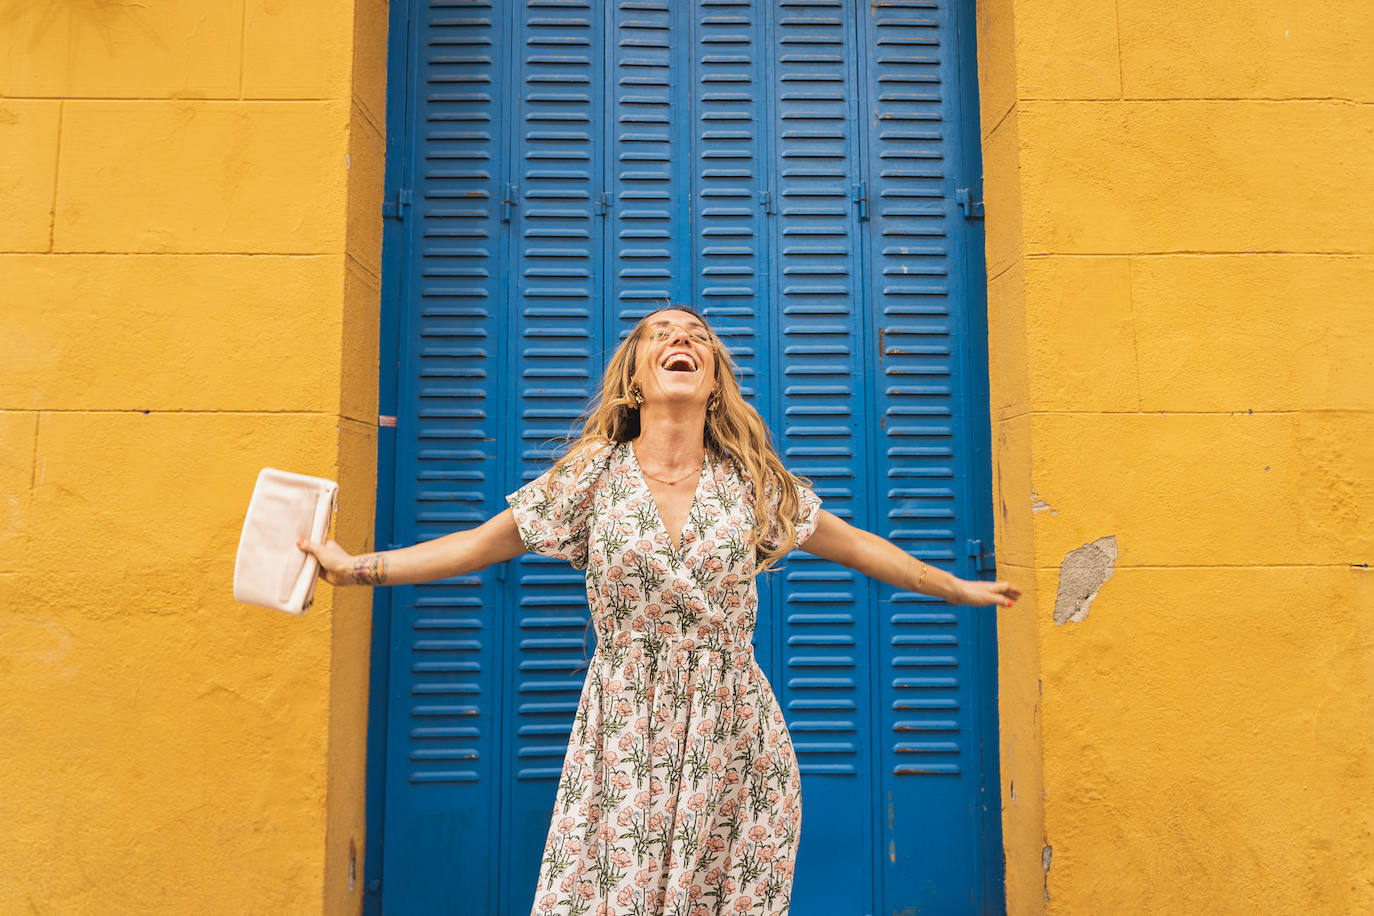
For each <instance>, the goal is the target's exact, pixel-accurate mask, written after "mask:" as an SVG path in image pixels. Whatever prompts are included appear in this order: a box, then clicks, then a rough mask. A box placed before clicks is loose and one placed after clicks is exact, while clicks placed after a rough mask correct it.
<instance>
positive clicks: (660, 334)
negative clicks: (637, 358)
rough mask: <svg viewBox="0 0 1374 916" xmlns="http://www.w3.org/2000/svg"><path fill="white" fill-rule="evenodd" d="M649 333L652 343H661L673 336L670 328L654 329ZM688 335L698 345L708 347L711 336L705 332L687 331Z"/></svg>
mask: <svg viewBox="0 0 1374 916" xmlns="http://www.w3.org/2000/svg"><path fill="white" fill-rule="evenodd" d="M651 333H652V335H653V340H654V342H655V343H661V342H662V341H665V340H667V339H668V338H669V337H672V336H673V334H674V330H673V329H671V328H655V329H654V330H653V331H652V332H651ZM688 334H689V336H690V337H691V338H692V339H693V340H695V341H696V342H697V343H699V344H705V345H706V346H708V347H709V346H710V345H711V335H710V333H708V332H706V331H689V332H688Z"/></svg>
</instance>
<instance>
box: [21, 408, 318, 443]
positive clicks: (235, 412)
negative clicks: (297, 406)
mask: <svg viewBox="0 0 1374 916" xmlns="http://www.w3.org/2000/svg"><path fill="white" fill-rule="evenodd" d="M6 411H9V412H13V413H29V412H35V413H37V414H39V416H40V417H41V416H42V415H43V414H59V413H60V414H112V413H127V414H142V415H144V416H151V415H153V414H194V415H207V416H223V415H226V414H227V415H231V416H236V417H279V416H289V417H335V418H342V417H343V415H342V414H340V413H339V412H338V411H337V410H251V409H246V408H235V407H212V408H204V409H193V408H186V409H181V408H166V409H164V408H160V407H159V408H152V407H149V408H146V409H145V408H142V407H103V408H102V407H44V408H42V409H40V410H35V409H34V408H32V407H5V406H3V405H0V413H4V412H6ZM35 438H36V437H35ZM34 448H35V454H36V449H37V445H35V446H34Z"/></svg>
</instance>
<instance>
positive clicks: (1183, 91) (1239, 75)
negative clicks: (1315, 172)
mask: <svg viewBox="0 0 1374 916" xmlns="http://www.w3.org/2000/svg"><path fill="white" fill-rule="evenodd" d="M1119 19H1120V23H1121V30H1120V35H1121V69H1122V73H1123V75H1124V81H1123V82H1124V89H1125V94H1126V97H1127V98H1132V97H1144V98H1155V99H1158V98H1233V99H1234V98H1274V99H1292V98H1308V99H1330V98H1337V99H1349V100H1352V101H1357V102H1369V101H1374V4H1370V3H1367V2H1366V0H1324V2H1323V3H1321V4H1320V6H1315V5H1308V4H1304V3H1296V2H1274V0H1269V2H1254V0H1224V2H1211V3H1196V2H1192V0H1119ZM1275 137H1276V139H1277V138H1282V139H1279V142H1280V143H1287V144H1290V145H1292V146H1299V145H1301V141H1300V140H1298V139H1297V138H1294V137H1292V136H1291V135H1284V134H1276V135H1275Z"/></svg>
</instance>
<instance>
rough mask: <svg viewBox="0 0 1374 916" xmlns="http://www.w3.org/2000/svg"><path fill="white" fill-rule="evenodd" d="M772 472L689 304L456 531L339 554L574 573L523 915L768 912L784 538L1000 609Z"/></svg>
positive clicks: (781, 805)
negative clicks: (567, 640) (768, 664)
mask: <svg viewBox="0 0 1374 916" xmlns="http://www.w3.org/2000/svg"><path fill="white" fill-rule="evenodd" d="M806 483H807V482H806V481H803V480H802V479H801V478H798V477H795V476H794V475H792V474H791V473H790V472H789V471H787V470H786V469H785V468H784V467H783V465H782V462H781V461H780V460H779V458H778V456H777V454H776V453H775V452H774V450H773V448H772V446H771V444H770V440H769V435H768V430H767V428H766V427H765V426H764V423H763V420H762V418H761V417H760V416H759V414H758V413H757V412H756V411H755V410H754V409H753V408H752V407H750V406H749V404H748V403H747V402H746V401H745V400H744V398H743V396H742V395H741V393H740V388H739V383H738V381H737V380H736V375H735V367H734V364H733V362H732V360H731V359H730V355H729V353H728V351H726V349H725V347H724V346H723V345H722V344H721V342H720V340H719V339H718V338H717V337H716V336H715V334H714V333H713V332H712V331H711V329H710V327H709V325H708V324H707V322H706V320H705V318H703V317H702V316H701V315H700V314H698V313H697V312H696V311H695V310H693V309H690V308H685V307H681V306H673V307H671V308H668V309H663V310H660V311H657V312H654V313H653V314H650V315H648V316H647V317H645V318H644V319H643V320H642V321H640V322H639V324H638V325H637V326H636V327H635V329H634V331H633V332H632V333H631V334H630V335H629V337H628V338H626V340H625V341H624V343H622V344H621V345H620V347H619V348H617V350H616V352H615V354H614V356H612V358H611V361H610V365H609V366H608V367H607V370H606V375H605V378H604V380H603V383H602V389H601V393H600V395H599V397H598V399H597V400H596V401H594V402H593V407H592V410H591V412H590V416H589V418H588V419H587V421H586V424H585V426H584V428H583V431H582V435H581V437H580V438H579V439H578V440H577V441H576V442H575V443H573V445H572V447H571V448H570V449H569V450H568V451H567V453H566V454H565V455H564V456H563V457H562V458H560V459H559V460H558V461H557V462H556V463H555V464H554V466H553V467H552V468H550V469H549V470H548V471H547V472H545V473H544V474H543V475H542V476H541V477H539V478H538V479H536V480H534V481H531V482H530V483H528V484H526V485H525V486H523V487H521V488H519V489H518V490H516V491H515V492H514V493H512V494H510V495H509V496H508V497H506V499H507V501H508V503H509V506H510V508H508V509H507V510H506V511H504V512H502V513H501V514H500V515H497V516H496V517H494V518H492V519H491V520H489V521H487V522H486V523H485V524H483V525H481V526H480V527H477V528H474V529H472V530H470V531H460V532H455V533H453V534H449V535H446V536H444V537H442V538H438V539H436V540H433V541H429V542H427V543H424V544H417V545H415V546H413V547H407V548H405V549H403V550H390V551H385V552H383V553H373V554H367V555H366V556H360V557H352V556H349V555H348V554H347V553H345V552H344V550H343V549H342V548H340V547H339V545H338V544H336V543H335V542H334V541H329V542H328V543H326V544H315V543H302V544H301V546H302V549H304V550H306V551H308V552H310V553H312V554H314V555H315V556H316V557H317V558H318V559H319V561H320V565H321V575H322V576H323V577H324V578H325V579H326V580H327V581H329V582H331V583H333V584H335V585H348V584H353V583H357V584H364V585H401V584H409V583H414V582H425V581H429V580H432V579H440V578H444V577H447V576H457V575H463V574H466V573H472V572H475V571H477V570H479V569H482V568H483V567H485V566H487V565H489V564H491V563H496V562H500V561H502V560H508V559H510V558H512V557H515V556H517V555H519V554H521V553H523V552H525V551H534V552H537V553H541V554H545V555H547V556H551V557H557V558H560V559H565V560H568V561H569V562H571V563H572V565H573V566H574V567H576V568H577V569H585V570H586V571H587V596H588V599H589V601H590V604H591V616H592V621H593V623H594V624H595V626H596V628H597V636H598V639H597V648H596V652H595V654H594V656H593V658H592V660H591V664H590V667H589V669H588V676H587V681H586V684H585V685H584V687H583V689H582V695H581V699H580V701H579V703H578V708H577V713H576V716H575V717H574V721H573V729H572V735H571V739H570V741H569V744H568V752H567V756H566V757H565V759H564V763H563V773H562V778H561V779H560V781H559V785H558V791H557V798H556V801H555V810H554V815H553V820H552V822H551V823H550V825H549V832H548V840H547V842H546V844H545V848H544V857H543V862H542V865H541V868H540V873H539V884H538V888H537V890H536V893H535V899H534V913H535V914H545V913H555V914H560V916H572V914H588V913H604V914H621V913H626V914H628V913H634V914H642V913H654V914H682V916H706V914H716V913H726V912H728V913H730V914H732V916H734V914H744V913H749V914H770V916H771V914H782V913H786V912H787V908H788V905H789V902H790V898H791V890H792V869H793V865H794V863H795V862H796V854H797V839H798V834H799V831H800V826H801V796H800V791H801V782H800V777H799V774H798V770H797V759H796V755H795V753H794V752H793V750H792V744H791V741H790V738H789V735H788V731H787V727H786V725H785V724H784V722H783V717H782V712H781V709H780V708H779V706H778V703H777V700H776V698H775V696H774V694H773V691H772V688H771V687H770V685H769V683H768V680H767V679H766V678H765V676H764V674H763V672H762V671H761V670H760V669H759V666H758V664H757V662H756V661H755V659H754V655H753V650H752V646H751V636H752V634H753V630H754V623H755V620H756V614H757V609H758V593H757V590H756V587H755V581H754V577H755V575H756V573H758V572H760V571H762V570H764V569H767V568H770V567H772V566H773V565H775V564H776V563H777V561H778V560H779V559H780V558H781V557H783V556H784V555H785V554H786V553H787V552H788V551H790V550H791V549H792V548H793V547H804V549H805V550H806V551H807V552H809V553H812V554H815V555H817V556H820V557H824V558H826V559H829V560H834V561H835V562H838V563H842V564H844V565H845V566H848V567H850V568H852V569H855V570H858V571H859V572H862V573H864V574H866V575H869V576H872V577H875V578H877V579H881V580H882V581H884V582H887V583H890V584H891V585H894V586H896V587H898V588H900V589H905V590H909V591H920V592H924V593H926V594H930V595H937V596H939V597H941V598H944V599H945V600H946V601H949V602H951V603H955V604H970V605H986V604H992V603H994V602H995V603H1002V604H1005V605H1006V606H1008V607H1010V606H1011V604H1012V602H1013V601H1014V600H1015V599H1016V598H1018V597H1019V596H1020V594H1021V593H1020V591H1019V590H1018V589H1017V588H1015V587H1014V586H1013V585H1012V584H1011V583H1009V582H982V581H965V580H962V579H958V578H956V577H954V576H952V575H950V574H949V573H946V572H943V571H941V570H939V569H936V568H934V567H932V566H927V565H926V564H924V563H922V562H921V561H919V560H917V559H916V558H914V557H912V556H910V555H909V554H907V553H906V552H905V551H904V550H902V549H901V548H900V547H898V546H896V545H895V544H893V543H891V542H890V541H887V540H884V539H883V538H881V537H878V536H877V535H875V534H870V533H869V532H866V531H861V530H859V529H856V528H854V527H852V526H850V525H849V524H847V523H846V522H844V521H843V520H842V519H840V518H838V517H836V516H834V515H832V514H831V513H830V512H827V511H825V510H824V509H822V508H821V502H820V499H819V497H817V496H816V494H815V493H814V492H813V491H812V490H811V488H810V487H809V486H807V485H806Z"/></svg>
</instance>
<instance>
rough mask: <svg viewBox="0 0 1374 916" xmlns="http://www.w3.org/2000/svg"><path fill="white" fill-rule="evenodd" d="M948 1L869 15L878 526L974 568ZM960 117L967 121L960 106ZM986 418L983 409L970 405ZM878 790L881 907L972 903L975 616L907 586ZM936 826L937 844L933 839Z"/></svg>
mask: <svg viewBox="0 0 1374 916" xmlns="http://www.w3.org/2000/svg"><path fill="white" fill-rule="evenodd" d="M950 16H951V11H949V10H947V9H945V8H943V5H940V4H937V3H936V2H934V0H889V2H885V3H884V4H883V5H882V6H881V7H879V8H878V9H877V10H876V11H875V15H874V16H872V17H863V35H864V38H865V41H866V45H867V49H868V54H869V57H870V62H871V63H870V66H869V67H868V68H867V74H866V75H867V79H868V87H867V89H868V98H869V101H870V104H871V106H872V112H871V117H870V119H869V120H868V123H873V124H875V125H876V129H875V130H874V132H873V142H872V147H871V151H870V157H869V171H870V174H871V176H872V189H873V190H872V193H871V194H870V196H871V206H870V210H871V213H872V223H871V230H870V248H869V253H870V263H871V264H872V268H871V274H870V283H871V285H872V287H873V290H874V292H875V294H876V297H877V306H878V308H877V309H876V312H877V319H878V322H879V340H881V341H883V342H884V347H883V351H882V353H881V362H880V364H879V372H880V379H881V381H880V383H879V389H880V390H879V392H878V393H877V403H878V407H879V409H880V410H881V413H882V419H883V424H882V425H883V434H882V443H883V449H884V451H883V454H882V455H881V456H879V460H878V462H877V468H878V471H879V473H880V474H881V480H882V484H881V493H880V498H879V506H880V508H881V512H882V514H883V516H884V517H885V521H884V525H883V527H884V528H885V529H886V532H887V536H888V537H889V538H890V539H891V540H893V541H895V542H896V543H897V544H899V545H900V546H902V547H903V548H905V549H906V550H908V551H910V552H912V553H914V554H916V555H918V556H920V557H921V558H922V559H925V560H929V561H931V562H933V563H937V564H939V565H941V566H942V567H944V568H945V569H948V570H950V571H952V572H954V573H955V574H956V575H960V576H967V575H970V573H969V572H968V571H967V570H964V569H961V568H959V567H961V566H962V563H961V560H962V556H961V551H959V550H958V549H957V547H958V545H962V544H963V543H964V539H965V538H966V537H968V536H972V531H971V528H970V519H969V514H968V511H967V510H968V500H967V499H966V498H964V497H965V496H966V494H965V490H966V481H965V480H964V479H963V477H962V475H963V474H965V473H966V471H967V469H968V468H969V467H970V464H971V460H972V455H971V453H970V450H969V447H970V446H969V435H968V428H967V426H966V425H965V424H966V423H968V422H971V420H972V419H973V418H971V417H970V416H969V414H970V411H969V410H968V408H967V407H965V406H964V405H961V404H958V403H957V401H956V399H957V398H958V396H959V394H960V392H962V391H965V390H970V389H969V388H968V385H967V383H966V382H964V381H963V380H962V379H961V378H959V372H960V367H961V363H960V360H959V354H960V352H961V348H962V346H964V344H963V343H962V342H961V341H960V340H959V339H958V331H959V328H960V326H961V320H962V317H961V315H960V309H961V308H962V307H963V303H962V302H961V301H960V298H959V296H958V294H957V293H958V288H957V287H956V286H954V285H952V282H951V277H952V275H954V274H956V273H957V267H958V265H957V264H956V263H955V259H956V256H957V241H958V234H959V233H960V232H962V231H963V227H962V224H961V223H959V222H956V221H955V219H954V218H953V217H952V216H951V213H952V212H957V211H956V210H955V209H954V208H953V206H952V204H953V201H954V190H955V189H954V183H955V179H956V175H955V174H954V168H955V167H956V163H957V152H958V148H957V146H956V144H957V141H958V129H957V124H958V122H957V118H956V116H957V115H958V112H957V109H956V105H957V102H958V99H957V98H955V97H954V95H953V93H954V88H955V86H956V85H957V80H956V75H957V74H956V59H955V58H956V43H955V33H954V26H953V23H952V21H951V19H950ZM963 116H964V117H976V113H965V114H964V115H963ZM978 416H981V413H979V414H978ZM881 594H883V596H884V599H883V600H882V601H881V602H880V604H879V615H878V617H879V622H880V624H881V636H880V639H881V644H882V665H881V671H882V678H883V681H884V683H883V685H882V686H883V697H882V702H881V710H880V711H881V716H882V732H881V734H882V736H883V737H882V740H881V741H879V742H877V743H878V745H879V746H880V747H881V749H882V766H881V780H882V783H881V797H882V799H883V800H884V801H885V802H890V803H891V804H892V806H893V810H894V811H895V812H896V815H895V817H893V818H891V819H889V820H886V821H885V822H884V823H883V849H884V850H885V851H888V852H889V853H890V854H885V855H883V856H882V857H881V863H882V868H883V883H884V886H885V898H886V903H887V904H889V905H891V906H902V905H913V904H917V903H919V904H920V906H922V907H923V908H925V907H929V908H932V909H939V908H950V907H966V906H969V905H970V898H969V896H968V894H969V889H970V888H973V887H974V886H975V877H974V874H973V868H974V865H975V863H976V861H977V858H978V856H977V854H976V850H977V848H978V847H977V836H976V835H975V833H974V827H975V823H976V819H975V816H974V804H973V802H972V800H973V799H976V798H978V797H979V788H980V787H979V782H978V780H979V774H978V772H977V763H978V758H977V748H978V741H979V738H980V736H979V735H978V733H977V715H976V710H975V709H974V703H973V698H974V695H975V694H974V690H975V687H976V685H975V683H974V682H975V678H976V672H975V670H974V667H973V664H974V654H973V653H974V649H975V644H974V639H973V636H974V632H973V628H972V625H971V615H972V613H973V612H971V611H969V610H968V609H965V610H964V611H961V612H958V613H956V612H955V611H954V610H953V609H952V608H950V607H949V606H948V605H947V604H945V603H944V602H942V601H939V600H936V599H932V598H926V597H918V596H917V595H915V594H912V593H909V592H897V593H895V594H892V592H891V590H890V589H883V590H882V591H881ZM931 836H939V837H941V838H942V840H941V842H940V843H936V844H932V843H930V842H929V841H928V839H927V838H929V837H931Z"/></svg>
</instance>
